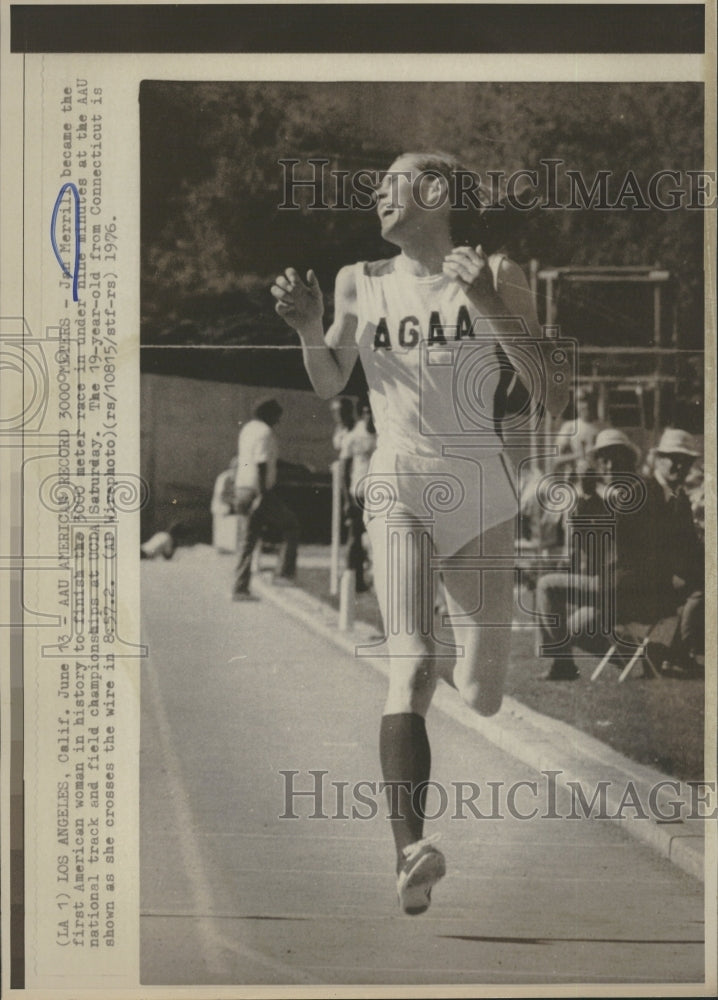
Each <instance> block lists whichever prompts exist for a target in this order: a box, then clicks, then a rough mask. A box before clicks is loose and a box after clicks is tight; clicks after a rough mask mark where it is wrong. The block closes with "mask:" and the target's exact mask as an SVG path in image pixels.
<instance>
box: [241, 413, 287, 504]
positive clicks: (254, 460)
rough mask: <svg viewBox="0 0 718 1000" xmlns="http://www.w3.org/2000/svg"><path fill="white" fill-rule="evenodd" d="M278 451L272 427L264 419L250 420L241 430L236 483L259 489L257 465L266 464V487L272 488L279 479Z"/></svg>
mask: <svg viewBox="0 0 718 1000" xmlns="http://www.w3.org/2000/svg"><path fill="white" fill-rule="evenodd" d="M278 453H279V449H278V446H277V438H276V435H275V433H274V431H273V430H272V428H271V427H270V426H269V425H268V424H265V422H264V421H263V420H250V421H249V423H247V424H245V425H244V427H242V429H241V430H240V432H239V442H238V446H237V477H236V480H235V482H236V485H237V486H243V487H249V488H251V489H255V490H257V489H259V471H258V468H257V467H258V466H259V465H262V464H266V466H267V478H266V487H267V489H271V488H272V486H274V484H275V483H276V481H277V458H278Z"/></svg>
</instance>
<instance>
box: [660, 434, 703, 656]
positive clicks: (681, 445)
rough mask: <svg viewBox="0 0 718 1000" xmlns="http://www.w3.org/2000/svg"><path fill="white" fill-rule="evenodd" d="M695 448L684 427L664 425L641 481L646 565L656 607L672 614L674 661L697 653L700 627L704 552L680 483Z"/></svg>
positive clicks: (699, 651) (700, 642)
mask: <svg viewBox="0 0 718 1000" xmlns="http://www.w3.org/2000/svg"><path fill="white" fill-rule="evenodd" d="M699 455H700V452H699V451H698V449H697V447H696V443H695V441H694V439H693V438H692V437H691V435H690V434H688V433H687V431H684V430H680V429H679V428H677V427H668V428H666V430H665V431H664V432H663V434H662V436H661V439H660V441H659V442H658V445H657V446H656V449H655V452H654V460H653V475H652V476H651V477H649V478H648V479H647V481H646V487H647V491H648V495H647V499H646V507H647V516H648V520H649V522H650V525H651V529H652V533H653V538H654V539H655V540H660V541H659V543H656V541H654V543H653V544H652V546H651V552H650V556H649V568H650V574H651V577H650V578H651V580H652V581H653V584H654V588H655V591H656V598H657V605H658V608H659V611H660V612H662V613H665V614H677V615H678V629H677V633H676V640H675V644H674V647H673V649H672V652H673V654H674V655H675V658H676V660H677V661H678V665H679V666H689V665H692V664H693V662H695V660H696V658H699V657H701V656H702V655H703V651H704V649H703V647H704V628H705V580H704V573H705V553H704V549H703V546H702V544H701V542H700V539H699V536H698V532H697V530H696V527H695V524H694V522H693V515H692V512H691V505H690V501H689V499H688V496H687V494H686V492H685V490H684V488H683V486H684V483H685V481H686V478H687V476H688V473H689V472H690V470H691V467H692V466H693V464H694V462H695V461H696V459H697V458H698V457H699Z"/></svg>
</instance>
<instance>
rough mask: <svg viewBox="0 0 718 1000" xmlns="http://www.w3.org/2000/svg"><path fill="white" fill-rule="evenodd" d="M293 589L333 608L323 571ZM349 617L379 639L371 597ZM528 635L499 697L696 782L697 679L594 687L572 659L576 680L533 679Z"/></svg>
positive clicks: (586, 666)
mask: <svg viewBox="0 0 718 1000" xmlns="http://www.w3.org/2000/svg"><path fill="white" fill-rule="evenodd" d="M298 582H299V584H300V586H302V587H304V589H305V590H307V591H308V592H309V593H311V594H313V595H314V596H315V597H317V598H319V599H321V600H323V601H326V602H327V603H329V604H331V605H332V606H333V607H335V608H337V607H338V599H337V598H334V597H331V596H330V595H329V573H328V570H326V569H308V568H302V569H301V570H300V572H299V580H298ZM357 618H358V619H360V620H361V621H364V622H367V623H369V624H370V625H373V626H374V627H375V628H376V629H377V632H380V633H383V629H382V623H381V616H380V614H379V608H378V605H377V602H376V598H375V597H374V594H373V593H371V592H369V593H367V594H358V595H357ZM536 642H537V637H536V633H535V632H534V630H532V629H519V630H515V631H514V632H513V646H512V656H511V664H510V667H509V671H508V676H507V681H506V693H507V694H508V695H511V697H513V698H516V700H517V701H520V702H522V703H523V704H524V705H528V707H529V708H533V709H535V710H536V711H538V712H542V713H543V714H544V715H548V716H552V717H553V718H556V719H560V720H561V721H562V722H567V723H569V724H570V725H572V726H576V728H577V729H581V730H582V731H583V732H585V733H589V734H590V735H591V736H594V737H595V738H596V739H599V740H601V741H603V742H604V743H607V744H608V745H609V746H611V747H613V748H614V749H615V750H618V751H620V752H621V753H623V754H625V755H626V756H627V757H630V758H631V759H632V760H635V761H638V762H639V763H641V764H648V765H650V766H651V767H655V768H657V769H658V770H660V771H662V772H664V773H665V774H668V775H671V776H672V777H675V778H680V779H681V780H701V779H702V777H703V738H704V723H705V706H704V685H703V680H702V678H676V677H667V678H661V679H660V680H648V679H644V678H643V677H642V668H641V667H640V666H636V668H634V670H633V671H632V672H631V674H630V675H629V677H628V678H627V680H626V681H625V682H624V683H623V684H617V683H616V679H617V671H616V669H615V667H613V666H609V667H607V668H606V670H605V671H604V672H603V673H602V674H601V676H600V677H599V678H598V679H597V681H596V682H595V683H593V684H592V683H590V682H589V677H590V675H591V672H592V671H593V668H594V666H595V665H596V663H597V660H596V659H595V658H581V659H577V661H576V662H577V663H578V666H579V669H580V671H581V678H580V679H579V680H577V681H563V682H546V681H540V680H539V679H538V675H539V674H540V673H541V672H542V670H543V669H545V666H546V664H545V662H543V661H541V660H540V659H539V658H538V657H537V656H536V653H535V649H536Z"/></svg>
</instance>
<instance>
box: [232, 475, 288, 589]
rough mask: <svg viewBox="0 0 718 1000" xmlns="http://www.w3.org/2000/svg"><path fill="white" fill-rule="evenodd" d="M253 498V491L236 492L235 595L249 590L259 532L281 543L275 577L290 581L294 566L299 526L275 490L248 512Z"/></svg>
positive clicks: (265, 495) (239, 490) (269, 491)
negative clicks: (265, 530) (270, 533)
mask: <svg viewBox="0 0 718 1000" xmlns="http://www.w3.org/2000/svg"><path fill="white" fill-rule="evenodd" d="M255 496H256V494H255V492H254V491H253V490H249V489H238V490H237V514H238V516H237V568H236V569H235V573H234V593H235V594H237V593H242V592H246V591H248V590H249V578H250V574H251V571H252V555H253V553H254V550H255V548H256V545H257V542H258V541H259V539H260V536H261V534H262V530H263V529H264V528H269V529H270V530H271V531H272V532H273V533H276V534H278V535H279V536H280V537H281V539H282V541H281V546H280V549H279V556H278V559H277V571H276V575H277V576H281V577H284V578H285V579H290V580H291V579H292V578H293V577H294V574H295V572H296V566H297V545H298V544H299V522H298V521H297V518H296V516H295V514H294V513H293V512H292V511H291V510H290V509H289V507H287V505H286V504H285V503H284V502H283V501H282V500H280V498H279V497H278V496H277V495H276V493H275V492H274V490H268V491H267V492H266V493H265V494H264V496H263V497H262V500H261V502H260V504H259V505H258V506H257V507H256V508H255V509H254V510H251V506H252V503H253V501H254V498H255Z"/></svg>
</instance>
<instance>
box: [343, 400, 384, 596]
mask: <svg viewBox="0 0 718 1000" xmlns="http://www.w3.org/2000/svg"><path fill="white" fill-rule="evenodd" d="M357 415H358V418H359V419H358V420H357V423H356V424H355V426H354V427H353V428H352V429H351V430H350V431H348V432H347V434H346V436H345V437H344V440H343V442H342V448H341V451H340V453H339V460H340V462H341V483H342V495H343V499H344V517H345V520H346V524H347V527H348V530H349V536H348V539H347V545H348V548H347V568H348V569H352V570H354V573H355V575H356V589H357V591H358V592H362V591H365V590H367V589H368V588H367V584H366V581H365V579H364V559H365V555H364V544H363V536H364V506H363V498H364V483H363V480H364V477H365V476H366V475H367V473H368V472H369V461H370V459H371V456H372V455H373V453H374V452H375V451H376V429H375V427H374V422H373V420H372V414H371V407H370V406H369V402H368V400H364V401H360V402H359V403H358V404H357Z"/></svg>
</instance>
